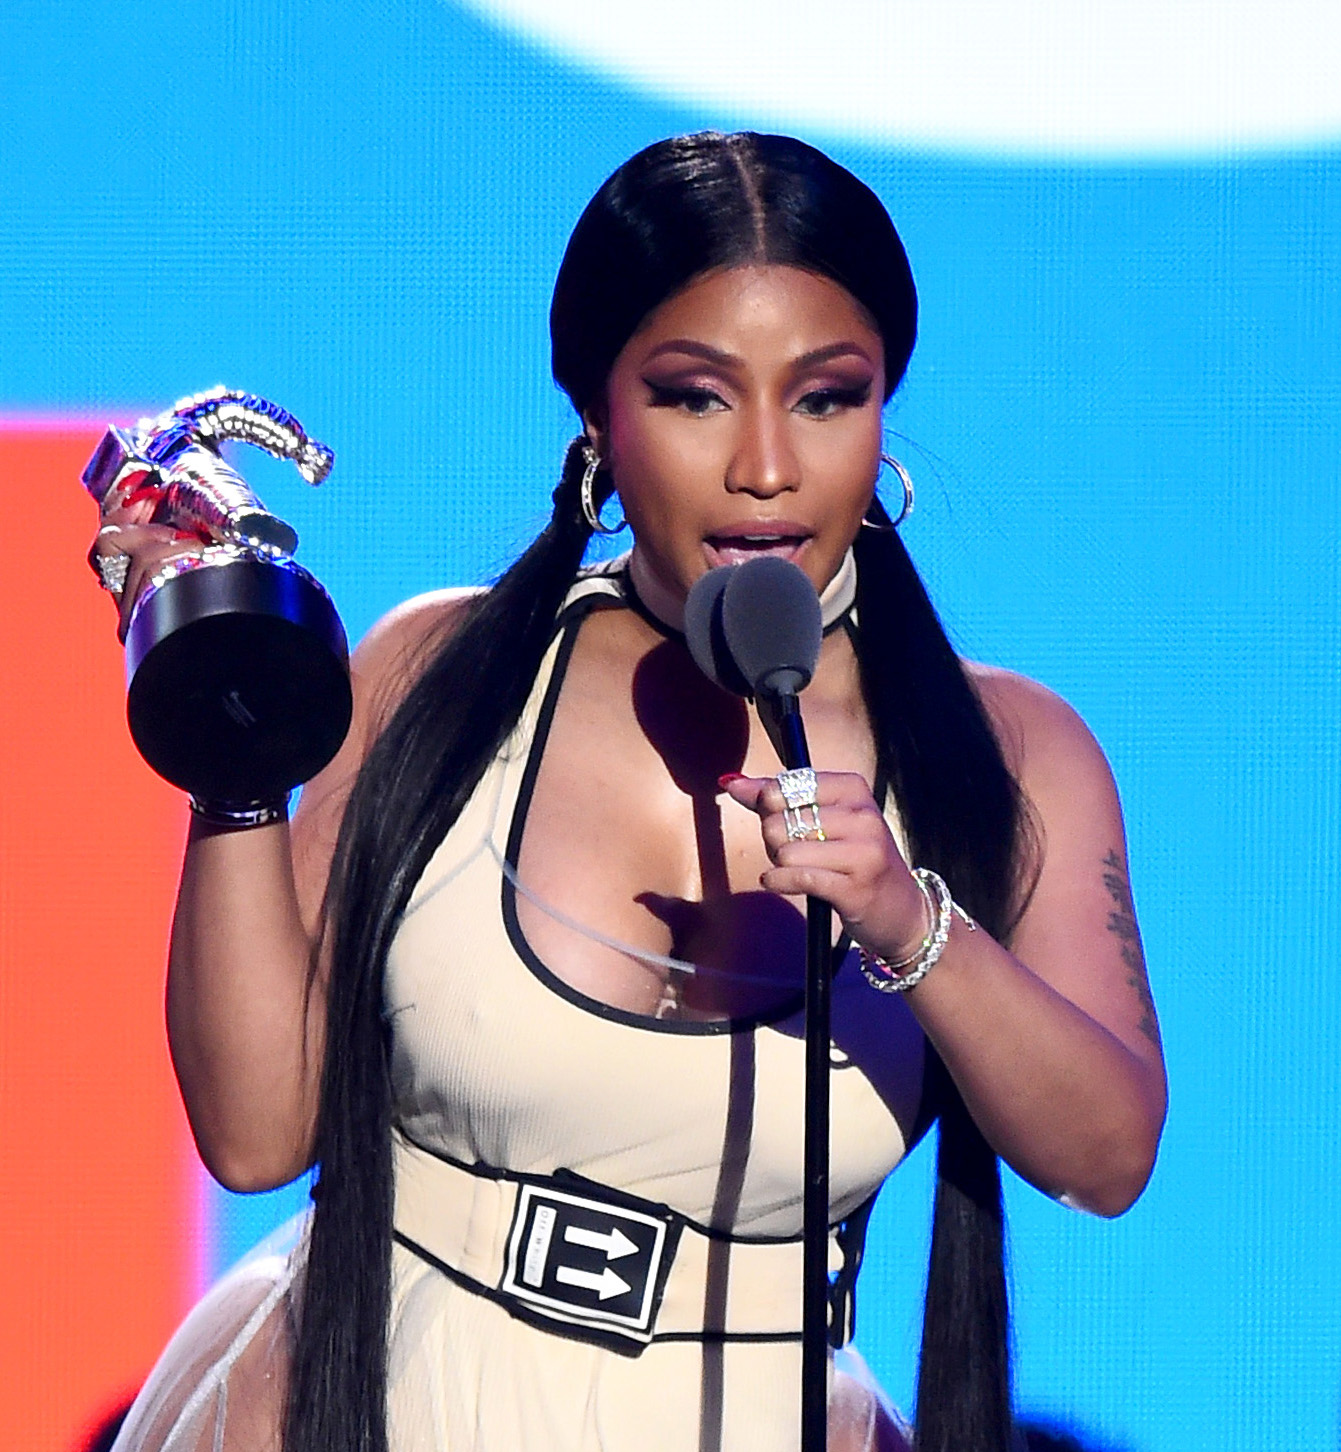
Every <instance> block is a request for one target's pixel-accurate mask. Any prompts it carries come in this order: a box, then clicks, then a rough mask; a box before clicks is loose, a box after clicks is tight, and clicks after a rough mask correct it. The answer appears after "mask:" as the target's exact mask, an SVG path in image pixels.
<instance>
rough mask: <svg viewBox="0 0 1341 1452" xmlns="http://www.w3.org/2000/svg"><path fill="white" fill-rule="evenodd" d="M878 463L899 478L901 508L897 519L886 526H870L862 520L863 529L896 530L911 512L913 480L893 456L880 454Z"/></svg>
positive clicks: (866, 521)
mask: <svg viewBox="0 0 1341 1452" xmlns="http://www.w3.org/2000/svg"><path fill="white" fill-rule="evenodd" d="M880 462H881V463H882V464H888V465H889V467H890V468H891V469H893V471H894V472H895V474H897V475H898V477H899V483H900V484H902V485H903V508H902V509H901V510H899V516H898V518H897V519H893V520H891V521H890V522H889V523H888V524H871V523H870V522H869V521H868V520H865V519H863V520H862V526H863V528H865V529H898V527H899V526H900V525H901V524H902V523H903V521H904V520H905V519H907V518H908V516H909V515H910V514H911V513H912V512H913V480H912V476H911V475H910V474H909V473H908V471H907V469H905V468H904V467H903V465H902V464H900V463H899V461H898V460H897V459H896V458H895V457H894V455H893V454H881V455H880Z"/></svg>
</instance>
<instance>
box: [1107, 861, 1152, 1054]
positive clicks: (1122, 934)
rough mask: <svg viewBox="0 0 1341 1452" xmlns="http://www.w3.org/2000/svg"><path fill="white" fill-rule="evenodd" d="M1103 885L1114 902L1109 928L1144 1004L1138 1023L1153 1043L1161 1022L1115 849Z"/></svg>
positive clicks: (1128, 887) (1130, 902)
mask: <svg viewBox="0 0 1341 1452" xmlns="http://www.w3.org/2000/svg"><path fill="white" fill-rule="evenodd" d="M1104 886H1105V887H1106V888H1107V889H1108V895H1109V896H1110V897H1111V898H1112V899H1113V902H1114V904H1115V908H1114V911H1113V912H1111V913H1109V914H1108V931H1109V932H1110V933H1112V934H1113V936H1114V937H1115V938H1117V940H1118V942H1119V943H1120V944H1121V948H1120V950H1119V951H1120V952H1121V954H1122V961H1123V962H1124V963H1125V964H1126V965H1127V982H1128V983H1129V984H1131V986H1132V990H1133V991H1134V992H1135V994H1136V999H1137V1002H1138V1003H1139V1004H1140V1006H1141V1021H1140V1023H1139V1024H1138V1025H1137V1027H1138V1028H1139V1029H1140V1030H1141V1032H1142V1033H1143V1034H1144V1035H1145V1036H1146V1038H1148V1039H1149V1040H1150V1042H1151V1043H1152V1044H1156V1045H1158V1043H1159V1025H1158V1024H1157V1023H1156V1022H1155V1000H1154V999H1153V998H1151V996H1150V980H1149V979H1148V978H1147V977H1146V972H1145V954H1144V953H1142V952H1141V935H1140V933H1139V932H1138V931H1137V929H1136V909H1135V908H1134V906H1133V905H1132V900H1131V886H1130V885H1129V883H1128V882H1127V874H1126V872H1125V871H1124V870H1123V864H1122V859H1121V858H1120V857H1119V856H1118V854H1117V853H1116V852H1109V854H1108V856H1107V857H1105V858H1104Z"/></svg>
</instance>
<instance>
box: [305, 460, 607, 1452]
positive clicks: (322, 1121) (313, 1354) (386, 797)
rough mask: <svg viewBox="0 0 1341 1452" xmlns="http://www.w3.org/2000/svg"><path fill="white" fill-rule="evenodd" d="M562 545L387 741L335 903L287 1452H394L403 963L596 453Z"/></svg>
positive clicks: (573, 489) (573, 553) (471, 634)
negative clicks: (394, 1025)
mask: <svg viewBox="0 0 1341 1452" xmlns="http://www.w3.org/2000/svg"><path fill="white" fill-rule="evenodd" d="M583 442H584V440H582V439H580V438H579V439H576V440H574V441H573V443H572V444H571V445H570V446H569V450H568V454H567V456H566V458H565V460H564V468H563V475H562V477H561V479H560V482H559V486H558V488H557V489H556V490H555V506H554V514H553V517H552V518H551V520H550V522H549V524H548V525H547V526H546V528H545V530H544V531H543V532H542V533H541V535H540V536H539V538H538V539H537V540H536V541H535V542H534V544H532V545H531V547H530V548H529V549H528V550H527V551H526V553H525V554H524V555H522V557H521V558H520V559H519V560H518V561H517V562H516V563H515V564H514V565H513V566H512V568H511V569H509V570H508V572H507V573H506V574H505V575H504V576H503V577H502V579H500V580H499V581H498V583H497V584H496V585H495V586H494V587H493V589H491V590H490V591H489V592H488V593H487V594H483V595H481V596H480V597H479V598H478V599H477V600H476V601H475V602H474V603H473V604H472V605H471V607H470V608H469V610H468V612H467V614H466V617H465V619H464V621H463V622H462V623H461V625H460V628H459V629H458V630H456V631H455V632H454V633H453V634H452V636H451V637H450V639H448V640H447V641H446V642H445V643H444V644H443V645H442V646H441V648H440V649H439V650H438V652H437V654H436V655H435V656H434V657H433V659H432V660H431V661H430V662H429V664H428V665H427V667H426V668H425V670H424V671H423V673H422V675H421V676H420V677H419V678H418V680H417V681H416V682H415V684H414V685H413V686H412V687H411V689H410V690H409V692H408V694H407V695H406V698H405V700H404V702H403V703H402V704H401V706H400V707H399V709H398V710H397V711H396V713H395V715H394V716H393V717H392V719H391V721H390V723H389V724H388V726H387V728H386V730H385V731H384V732H383V733H382V735H381V736H380V737H379V738H378V740H377V742H376V744H375V745H374V747H373V748H372V750H371V752H370V753H369V755H368V759H367V761H366V762H365V764H364V766H363V769H362V771H361V772H360V774H359V778H358V781H357V783H356V784H355V787H354V791H353V793H352V795H351V797H350V801H349V806H348V808H347V810H346V812H345V817H344V821H343V823H342V825H341V829H340V838H339V842H338V844H337V847H336V852H335V859H334V862H333V864H332V869H331V879H330V886H329V889H328V892H327V900H326V901H327V909H326V936H327V942H328V943H329V947H330V955H331V975H330V986H329V990H328V995H327V1008H326V1015H327V1018H326V1051H325V1060H324V1064H323V1073H322V1089H321V1109H320V1113H319V1116H318V1122H317V1133H316V1157H317V1160H318V1162H319V1165H320V1180H319V1181H318V1185H317V1189H316V1191H314V1199H315V1201H316V1208H315V1212H314V1214H313V1218H312V1226H311V1238H310V1242H309V1246H308V1254H307V1268H306V1275H305V1283H304V1286H303V1290H302V1298H301V1300H302V1303H301V1311H300V1319H299V1324H298V1330H297V1341H296V1346H295V1351H294V1363H293V1373H292V1378H291V1381H290V1387H289V1395H288V1405H287V1411H286V1420H285V1434H284V1448H285V1452H387V1426H386V1353H387V1337H388V1319H389V1314H390V1307H391V1232H392V1197H393V1186H392V1174H391V1130H392V1097H391V1081H390V1073H389V1059H388V1035H387V1030H386V1024H385V1020H384V1017H383V1011H382V980H383V974H384V972H385V968H386V960H387V952H388V950H389V948H390V945H391V940H392V938H393V936H394V934H395V931H396V927H397V925H398V924H399V921H400V917H401V914H402V913H403V911H404V909H405V904H406V902H407V901H408V900H409V896H410V893H411V891H412V890H413V887H414V884H415V883H416V882H417V881H418V879H419V877H420V874H421V873H422V872H423V870H424V868H425V867H426V866H427V864H428V860H429V858H430V857H431V856H432V855H433V852H434V851H435V850H436V848H437V846H438V844H439V843H440V842H441V841H442V840H443V838H444V837H445V836H446V834H447V831H448V829H449V828H450V827H451V825H452V823H453V822H455V820H456V818H457V817H458V816H459V815H460V812H461V809H462V808H463V807H464V806H465V804H466V802H467V801H468V800H469V798H470V795H471V793H472V792H473V791H474V790H475V787H476V785H477V784H478V783H479V780H480V778H481V777H482V776H483V774H484V771H485V769H486V768H487V766H488V764H489V762H490V761H491V760H492V759H493V758H494V756H495V755H496V754H497V752H498V750H499V748H500V747H501V746H502V744H503V742H504V741H505V740H506V738H507V736H508V735H509V733H510V732H511V731H512V729H513V727H514V726H515V725H516V723H517V720H518V718H519V717H520V715H521V712H522V709H523V707H524V706H525V703H526V700H527V698H528V696H529V695H530V692H531V688H532V685H533V683H534V681H535V678H536V674H537V672H538V671H539V669H540V664H541V661H542V659H543V657H544V653H545V650H546V649H547V647H548V645H549V642H550V639H551V637H552V633H553V628H554V621H555V618H556V617H557V615H558V613H559V610H560V607H561V606H562V603H563V598H564V595H565V594H566V592H567V590H568V588H569V586H570V585H571V584H572V581H573V577H574V576H575V575H576V573H577V570H578V568H579V567H580V565H581V562H582V556H583V554H584V552H585V550H586V546H587V542H588V540H589V538H590V530H589V528H588V527H587V525H586V523H585V522H584V520H583V518H582V513H581V509H580V507H579V503H578V498H579V485H580V481H581V478H582V471H583V466H584V461H583V457H582V448H581V446H582V443H583Z"/></svg>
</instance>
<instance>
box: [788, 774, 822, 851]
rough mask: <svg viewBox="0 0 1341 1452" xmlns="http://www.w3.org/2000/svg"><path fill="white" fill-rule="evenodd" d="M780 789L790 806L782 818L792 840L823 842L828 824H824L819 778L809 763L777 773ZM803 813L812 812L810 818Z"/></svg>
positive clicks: (790, 840) (789, 838)
mask: <svg viewBox="0 0 1341 1452" xmlns="http://www.w3.org/2000/svg"><path fill="white" fill-rule="evenodd" d="M777 783H778V790H779V791H780V792H781V793H782V800H783V802H784V803H786V805H785V806H784V807H783V810H782V820H783V821H784V822H785V823H786V824H787V840H788V841H789V842H823V841H825V840H826V838H825V836H824V827H823V826H822V824H821V823H820V813H819V781H818V779H817V778H816V776H815V773H814V772H813V771H812V770H811V769H810V767H808V766H798V767H794V768H793V769H792V770H791V771H780V772H779V773H778V775H777ZM803 812H809V813H810V820H809V821H807V820H806V819H805V817H804V816H802V813H803Z"/></svg>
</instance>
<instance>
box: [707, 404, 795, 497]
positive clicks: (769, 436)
mask: <svg viewBox="0 0 1341 1452" xmlns="http://www.w3.org/2000/svg"><path fill="white" fill-rule="evenodd" d="M738 416H739V418H740V428H739V432H738V433H737V435H736V439H735V447H734V449H733V451H732V455H731V460H730V463H729V464H728V466H727V470H726V487H727V491H728V493H731V494H750V495H753V496H754V497H755V498H757V499H771V498H773V497H774V496H775V495H778V494H785V493H787V492H788V491H789V490H794V489H796V488H798V487H799V486H800V482H801V467H800V461H799V460H798V459H797V457H796V451H795V449H794V448H793V447H792V440H791V435H790V431H789V430H788V427H787V423H788V420H787V417H786V415H785V413H783V414H781V415H780V414H779V412H778V411H777V410H775V409H772V408H768V407H766V406H754V407H749V408H745V409H742V410H741V412H740V414H739V415H738Z"/></svg>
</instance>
